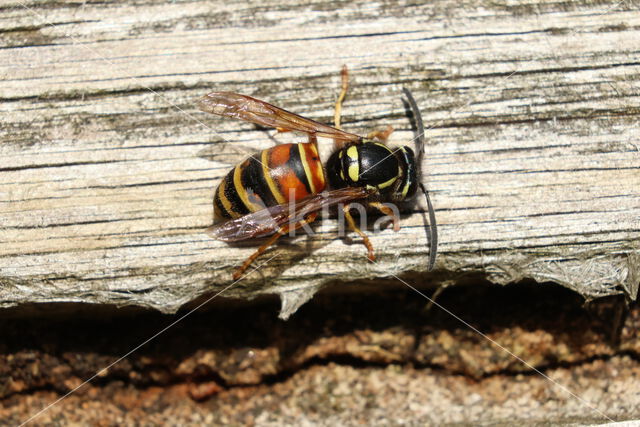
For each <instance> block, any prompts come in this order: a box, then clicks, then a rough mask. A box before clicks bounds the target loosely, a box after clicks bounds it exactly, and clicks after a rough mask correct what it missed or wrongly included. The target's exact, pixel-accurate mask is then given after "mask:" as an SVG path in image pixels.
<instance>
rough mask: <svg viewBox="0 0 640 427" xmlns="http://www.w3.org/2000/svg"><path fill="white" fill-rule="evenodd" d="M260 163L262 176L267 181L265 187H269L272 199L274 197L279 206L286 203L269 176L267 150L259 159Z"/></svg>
mask: <svg viewBox="0 0 640 427" xmlns="http://www.w3.org/2000/svg"><path fill="white" fill-rule="evenodd" d="M260 163H261V164H262V175H263V176H264V179H265V181H267V185H268V186H269V190H270V191H271V194H273V197H275V199H276V201H277V202H278V204H279V205H282V204H284V203H286V202H287V201H286V200H285V198H284V196H283V195H282V193H281V192H280V189H279V188H278V186H277V185H276V183H275V182H274V181H273V177H272V176H271V170H270V169H269V166H268V164H269V150H263V151H262V155H261V158H260Z"/></svg>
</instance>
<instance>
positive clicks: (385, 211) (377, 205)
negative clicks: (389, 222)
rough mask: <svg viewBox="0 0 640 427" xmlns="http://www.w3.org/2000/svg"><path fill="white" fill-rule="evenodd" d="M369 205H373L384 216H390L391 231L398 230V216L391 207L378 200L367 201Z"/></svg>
mask: <svg viewBox="0 0 640 427" xmlns="http://www.w3.org/2000/svg"><path fill="white" fill-rule="evenodd" d="M369 206H371V207H374V208H376V209H378V210H379V211H380V212H382V213H383V214H385V215H386V216H390V217H391V218H393V231H395V232H396V233H397V232H398V231H400V218H398V215H396V213H395V212H394V210H393V209H391V208H390V207H389V206H387V205H384V204H382V203H380V202H369Z"/></svg>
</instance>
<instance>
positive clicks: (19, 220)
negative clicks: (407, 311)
mask: <svg viewBox="0 0 640 427" xmlns="http://www.w3.org/2000/svg"><path fill="white" fill-rule="evenodd" d="M4 5H5V6H4V8H3V9H2V10H1V12H0V16H1V17H2V19H1V20H0V31H1V32H2V34H3V37H2V38H1V39H0V43H2V49H1V50H0V64H2V65H0V70H1V71H2V75H3V84H2V86H1V87H0V98H1V99H2V105H1V107H0V108H1V109H2V124H1V126H2V128H1V135H0V137H1V141H2V144H1V145H0V173H1V174H0V179H1V182H2V187H1V188H2V189H1V190H0V221H1V226H2V228H1V230H0V284H1V285H0V305H1V306H4V307H8V306H13V305H19V304H25V303H32V302H55V301H65V302H68V301H71V302H90V303H103V304H115V305H138V306H147V307H154V308H156V309H158V310H161V311H164V312H172V311H175V310H176V309H178V308H179V307H180V306H181V305H183V304H184V303H187V302H189V301H192V300H194V299H196V298H197V297H199V296H202V295H205V294H215V293H217V292H220V291H223V290H224V295H225V296H229V297H240V298H251V297H255V296H257V295H259V294H264V293H277V294H280V295H281V296H282V298H283V304H284V307H283V313H282V315H283V316H285V317H286V316H288V315H289V314H291V313H292V312H293V311H294V310H295V309H296V308H297V307H298V305H299V304H301V303H303V302H304V301H306V300H307V299H308V298H310V297H311V296H312V295H313V293H314V292H315V291H316V290H317V289H318V287H320V286H322V285H324V284H326V283H330V282H331V283H335V282H337V281H352V280H357V279H370V278H379V277H392V276H394V275H404V274H405V273H423V272H425V263H426V260H427V246H426V238H425V232H424V229H423V217H422V215H421V214H419V213H416V214H413V215H409V216H407V217H406V218H403V222H402V225H403V228H402V230H401V231H400V233H398V234H395V233H393V231H392V230H388V229H387V230H384V231H381V232H378V233H371V237H372V241H373V244H374V245H375V247H376V248H377V254H378V261H377V262H376V263H373V264H372V263H369V262H368V261H367V260H366V258H365V256H364V255H365V251H364V248H363V247H362V245H360V244H346V243H345V241H344V240H342V239H339V238H336V236H335V235H334V234H332V233H331V231H330V229H331V227H332V224H333V223H332V222H331V221H328V222H326V223H324V224H323V225H322V227H321V228H320V230H321V231H326V232H323V233H319V235H318V236H315V237H314V238H313V239H305V238H304V237H300V238H298V239H297V240H295V241H294V243H296V244H297V249H296V247H291V244H292V242H291V241H290V242H288V243H286V242H285V244H281V245H279V246H278V248H276V249H274V250H271V251H270V252H268V253H267V254H265V255H264V256H263V257H262V258H261V259H260V260H259V263H258V264H262V263H265V264H264V267H262V268H260V270H259V271H257V272H254V273H252V274H251V275H249V276H248V277H247V278H245V279H243V280H241V281H240V282H238V283H237V284H235V285H233V286H231V287H230V288H227V287H229V286H230V285H231V284H232V282H231V280H230V276H231V272H232V271H233V269H234V267H235V266H237V265H238V264H239V263H241V262H242V260H243V259H245V258H246V257H247V256H248V255H249V254H250V253H251V252H252V251H253V250H254V247H240V248H238V247H229V246H227V245H225V244H224V243H221V242H217V241H214V240H211V239H210V238H209V237H207V236H206V235H205V234H203V230H204V229H205V228H206V227H207V226H208V225H210V223H211V218H212V203H211V202H212V196H213V189H214V188H215V186H216V185H217V183H218V182H219V180H220V178H221V177H222V176H223V175H224V174H225V173H226V172H227V170H228V169H229V168H230V167H231V165H230V164H229V163H228V162H231V161H232V159H233V155H234V154H237V156H240V157H241V156H242V154H241V153H242V152H243V150H244V149H251V150H257V149H261V148H264V147H268V146H270V145H273V144H274V140H273V139H270V138H269V135H270V134H273V132H271V133H269V134H268V133H266V132H265V131H264V130H259V129H256V128H255V127H253V126H252V125H249V124H246V123H241V122H237V121H233V120H223V119H220V118H216V117H213V116H208V115H206V114H204V113H201V112H199V111H198V110H197V109H196V108H195V102H194V101H195V99H196V98H197V97H199V96H201V95H204V94H205V93H207V92H209V91H212V90H229V91H235V92H240V93H246V94H249V95H253V96H255V97H258V98H261V99H265V100H268V101H270V102H272V103H274V104H277V105H279V106H282V107H284V108H286V109H289V110H291V111H295V112H297V113H300V114H303V115H305V116H308V117H311V118H314V119H317V120H321V121H325V122H330V121H331V117H332V109H333V102H334V99H335V96H336V94H337V88H338V85H339V74H338V71H339V69H340V67H341V66H342V64H347V65H348V66H349V67H350V70H351V77H352V80H351V82H352V88H351V91H350V94H349V97H348V100H347V102H346V104H345V108H344V114H345V115H344V120H345V123H344V125H345V128H346V129H347V130H349V131H352V132H357V133H363V134H364V133H367V132H370V131H371V130H373V129H375V128H381V127H384V126H386V125H392V126H394V127H395V128H396V129H397V130H396V132H395V133H394V134H393V135H392V137H391V143H393V144H406V143H408V142H409V141H410V140H411V138H412V136H413V134H412V132H411V128H410V123H409V119H408V118H407V114H406V112H405V107H404V105H403V103H402V100H401V88H402V87H403V86H404V87H407V88H409V89H411V90H412V92H413V93H414V96H415V97H416V98H417V100H418V103H419V105H420V106H421V108H422V111H423V115H424V120H425V123H426V124H427V126H428V130H427V140H428V144H429V145H428V146H427V155H426V162H425V165H424V168H423V172H424V174H425V182H426V183H427V185H428V187H429V188H430V189H431V191H432V195H433V201H434V204H435V206H436V209H437V216H438V220H439V226H440V238H441V242H440V255H439V258H438V262H437V271H436V273H435V274H434V275H433V277H434V278H437V280H449V279H451V280H455V279H456V278H458V277H460V275H464V274H474V273H477V274H482V275H486V277H487V278H488V279H489V280H491V281H493V282H496V283H509V282H513V281H517V280H521V279H534V280H538V281H554V282H558V283H561V284H563V285H565V286H567V287H570V288H572V289H576V290H577V291H579V292H580V293H582V294H583V295H585V296H589V297H593V296H600V295H608V294H612V293H617V292H621V291H626V292H627V293H628V294H630V295H631V296H632V297H634V298H635V296H636V293H637V286H638V277H639V269H640V266H639V265H640V255H639V248H640V243H639V242H638V240H639V238H640V226H639V223H638V218H639V217H640V199H639V195H640V171H639V169H638V168H639V167H640V143H639V142H638V117H639V115H640V97H639V93H640V78H639V75H640V53H639V51H638V46H639V45H638V40H640V30H639V28H640V12H638V10H637V7H635V6H633V5H632V4H631V3H628V2H616V1H611V2H598V3H592V2H585V1H579V2H571V3H566V4H564V3H557V2H548V3H547V2H544V1H538V2H534V3H531V2H524V1H522V2H511V3H509V4H501V3H494V2H477V6H476V7H472V6H466V7H461V6H458V3H457V2H448V1H437V2H433V3H431V4H428V5H422V6H416V5H414V4H410V5H404V4H397V3H395V2H385V1H382V2H364V3H362V2H346V3H341V4H340V5H341V8H340V9H338V8H335V7H334V6H329V5H322V4H316V3H311V4H300V3H298V2H295V1H289V2H284V3H283V2H266V3H262V4H261V5H260V6H259V7H258V6H252V5H248V4H247V5H242V4H230V5H225V2H213V3H212V2H205V1H196V2H190V3H186V4H181V3H173V2H172V3H166V2H157V3H148V2H145V3H141V4H139V5H137V4H135V3H130V4H120V3H114V4H108V3H97V4H91V3H87V4H83V5H81V6H78V4H77V3H69V4H65V3H50V4H47V3H29V4H23V3H21V2H7V1H5V2H4ZM276 138H277V139H279V140H301V138H299V137H298V138H297V139H296V137H295V136H293V135H279V136H276ZM225 141H226V142H225ZM237 156H236V158H237ZM353 240H354V241H358V239H357V238H355V237H354V238H353ZM274 255H275V258H272V257H273V256H274ZM429 277H431V276H428V275H425V276H424V278H427V279H428V278H429ZM412 283H413V282H412ZM413 284H415V283H413Z"/></svg>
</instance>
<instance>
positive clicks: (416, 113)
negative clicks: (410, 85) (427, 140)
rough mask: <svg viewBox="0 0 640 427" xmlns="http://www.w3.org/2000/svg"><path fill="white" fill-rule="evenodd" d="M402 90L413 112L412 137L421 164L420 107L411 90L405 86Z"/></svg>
mask: <svg viewBox="0 0 640 427" xmlns="http://www.w3.org/2000/svg"><path fill="white" fill-rule="evenodd" d="M402 91H403V92H404V94H405V96H406V97H407V101H409V107H411V112H412V113H413V120H415V122H416V132H417V136H416V137H415V138H414V141H415V143H416V156H417V163H418V165H421V164H422V157H423V156H424V123H423V122H422V114H420V109H419V108H418V104H417V103H416V100H415V99H414V97H413V95H412V94H411V91H410V90H409V89H407V88H406V87H403V88H402Z"/></svg>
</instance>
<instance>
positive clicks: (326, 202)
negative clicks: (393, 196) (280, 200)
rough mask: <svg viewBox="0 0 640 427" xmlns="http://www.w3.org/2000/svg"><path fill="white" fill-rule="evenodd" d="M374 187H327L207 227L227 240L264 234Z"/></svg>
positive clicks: (360, 196)
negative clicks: (294, 199) (305, 195)
mask: <svg viewBox="0 0 640 427" xmlns="http://www.w3.org/2000/svg"><path fill="white" fill-rule="evenodd" d="M370 194H371V190H367V189H366V188H363V187H346V188H341V189H338V190H332V191H325V192H322V193H318V194H314V195H313V196H309V197H307V198H305V199H303V200H301V201H299V202H297V203H295V204H294V203H292V204H282V205H276V206H272V207H269V208H265V209H261V210H259V211H257V212H253V213H250V214H247V215H244V216H243V217H241V218H237V219H232V220H229V221H225V222H222V223H220V224H216V225H214V226H212V227H209V228H208V229H207V233H208V234H209V235H210V236H212V237H214V238H216V239H218V240H222V241H224V242H238V241H241V240H246V239H251V238H256V237H263V236H267V235H269V234H273V233H275V232H276V231H277V230H278V229H279V228H280V227H282V226H283V225H285V224H294V223H297V222H300V221H302V220H303V219H304V218H305V217H306V216H307V215H309V214H310V213H313V212H316V211H319V210H321V209H323V208H325V207H326V208H328V207H330V206H333V205H337V204H338V203H348V202H350V201H352V200H357V199H364V198H366V197H368V196H369V195H370Z"/></svg>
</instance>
